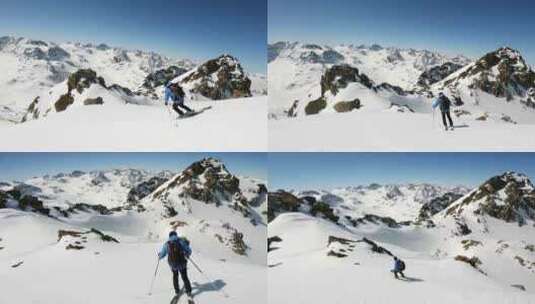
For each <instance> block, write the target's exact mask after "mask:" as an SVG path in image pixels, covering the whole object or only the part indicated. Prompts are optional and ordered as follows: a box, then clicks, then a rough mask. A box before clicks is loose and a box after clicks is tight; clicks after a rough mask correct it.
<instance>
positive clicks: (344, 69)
mask: <svg viewBox="0 0 535 304" xmlns="http://www.w3.org/2000/svg"><path fill="white" fill-rule="evenodd" d="M352 82H358V83H361V84H362V85H364V86H365V87H367V88H369V89H372V88H373V82H372V81H371V80H370V79H369V78H368V76H366V75H365V74H359V70H358V69H357V68H355V67H352V66H350V65H347V64H345V65H334V66H332V67H331V68H329V69H327V71H325V73H324V74H323V76H322V77H321V95H322V96H324V95H325V93H326V92H327V91H330V92H331V93H332V94H333V95H336V94H337V93H338V91H339V90H340V89H342V88H345V87H347V85H348V84H349V83H352Z"/></svg>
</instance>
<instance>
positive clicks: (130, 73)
mask: <svg viewBox="0 0 535 304" xmlns="http://www.w3.org/2000/svg"><path fill="white" fill-rule="evenodd" d="M217 60H218V59H214V60H209V61H207V62H205V63H196V62H193V61H191V60H187V59H181V60H176V59H170V58H168V57H166V56H163V55H160V54H157V53H154V52H145V51H139V50H127V49H123V48H117V47H109V46H107V45H105V44H100V45H93V44H81V43H70V42H69V43H61V44H57V43H54V42H45V41H39V40H31V39H27V38H15V37H2V38H0V66H1V67H2V71H3V73H2V74H1V75H0V92H1V93H0V123H1V124H2V125H5V124H11V123H17V122H20V121H21V119H22V118H23V116H24V114H25V113H26V112H27V110H28V107H29V106H30V105H31V104H32V103H33V102H34V101H35V99H36V97H37V96H40V99H41V100H42V102H45V101H44V99H49V98H52V97H54V98H56V97H58V96H56V95H57V94H65V93H66V91H67V90H65V89H64V86H65V83H67V82H68V78H69V77H70V76H72V75H73V74H75V73H77V72H80V71H84V70H92V71H94V72H96V74H97V75H98V77H102V79H103V81H104V83H105V84H106V85H107V86H110V87H111V86H113V87H115V88H116V89H117V88H119V89H120V91H126V92H128V94H127V95H128V96H124V94H123V96H120V97H121V98H120V100H119V101H121V99H122V100H123V103H124V102H125V101H127V102H131V101H132V100H131V99H137V103H138V104H139V103H142V104H147V103H151V102H157V101H156V100H155V99H161V98H162V96H163V84H165V83H167V82H168V81H170V80H173V79H175V78H176V77H178V76H180V75H182V74H184V73H186V72H188V71H191V72H193V71H195V70H199V69H202V67H204V66H207V65H210V63H211V62H216V61H217ZM233 60H234V65H232V67H237V69H236V71H231V69H230V68H227V67H230V66H231V65H230V64H229V65H218V68H217V69H215V70H214V71H215V72H214V71H210V73H208V74H209V75H207V76H209V80H212V79H213V80H214V84H212V87H216V89H217V90H219V91H220V92H222V94H220V95H221V96H219V95H217V94H216V95H217V96H216V95H214V94H212V95H210V94H204V93H205V92H204V91H203V92H201V93H200V94H196V93H197V91H198V88H197V86H194V85H193V84H186V86H189V87H188V88H189V89H191V90H192V91H193V92H192V93H195V94H191V96H189V97H190V98H191V99H195V100H197V99H226V98H229V97H234V98H237V97H246V96H251V95H254V96H256V95H265V94H262V92H265V91H266V90H267V87H266V85H267V84H266V82H265V77H264V81H263V80H262V75H254V76H251V79H250V80H249V78H247V76H246V75H245V74H246V72H245V71H243V69H242V68H241V66H240V65H239V62H238V61H237V59H233ZM229 62H230V61H229ZM225 71H227V72H228V73H224V72H225ZM238 71H239V73H238ZM240 73H241V74H242V75H241V76H240V75H238V74H240ZM218 77H219V81H218ZM203 79H204V78H203ZM206 79H208V78H206ZM206 79H204V80H206ZM251 81H252V88H251V91H249V86H251ZM236 89H237V90H238V91H240V92H241V93H239V94H238V93H237V90H236ZM58 90H59V92H58ZM205 91H206V90H205ZM56 93H57V94H56ZM223 93H224V94H223ZM45 95H46V96H45ZM49 95H50V96H49ZM202 95H204V96H207V98H198V97H200V96H202ZM112 99H113V98H112ZM145 99H147V100H145ZM56 100H57V99H56ZM54 102H55V100H54ZM45 103H46V102H45Z"/></svg>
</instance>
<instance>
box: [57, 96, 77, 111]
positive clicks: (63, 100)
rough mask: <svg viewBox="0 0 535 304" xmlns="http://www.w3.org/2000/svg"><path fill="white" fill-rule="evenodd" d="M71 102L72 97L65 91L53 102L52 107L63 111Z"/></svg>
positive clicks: (72, 101) (72, 100)
mask: <svg viewBox="0 0 535 304" xmlns="http://www.w3.org/2000/svg"><path fill="white" fill-rule="evenodd" d="M73 103H74V97H72V95H71V94H69V93H67V94H64V95H61V96H60V98H59V99H58V100H57V101H56V102H55V103H54V108H55V109H56V112H63V111H65V110H66V109H67V108H68V107H69V106H70V105H72V104H73Z"/></svg>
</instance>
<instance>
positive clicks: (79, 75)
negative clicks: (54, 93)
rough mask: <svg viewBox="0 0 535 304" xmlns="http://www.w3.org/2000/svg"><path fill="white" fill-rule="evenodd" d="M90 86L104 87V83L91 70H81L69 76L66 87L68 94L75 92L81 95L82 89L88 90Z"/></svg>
mask: <svg viewBox="0 0 535 304" xmlns="http://www.w3.org/2000/svg"><path fill="white" fill-rule="evenodd" d="M92 84H99V85H101V86H103V87H106V83H105V82H104V79H103V78H102V77H98V76H97V73H96V72H95V71H93V70H91V69H81V70H78V71H76V72H75V73H73V74H71V75H70V76H69V79H68V81H67V86H68V90H69V94H70V92H71V91H73V90H76V91H78V93H80V94H82V93H83V91H84V89H87V88H89V87H90V86H91V85H92Z"/></svg>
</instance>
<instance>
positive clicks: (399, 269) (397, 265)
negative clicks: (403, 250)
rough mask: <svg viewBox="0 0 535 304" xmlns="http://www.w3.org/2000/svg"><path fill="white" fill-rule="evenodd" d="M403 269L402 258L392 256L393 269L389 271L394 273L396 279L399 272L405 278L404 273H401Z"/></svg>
mask: <svg viewBox="0 0 535 304" xmlns="http://www.w3.org/2000/svg"><path fill="white" fill-rule="evenodd" d="M404 270H405V262H403V261H402V260H400V259H398V257H396V256H395V257H394V269H392V270H391V271H392V272H393V273H394V276H395V277H396V279H399V277H398V273H399V274H401V276H402V277H403V278H405V275H404V274H403V271H404Z"/></svg>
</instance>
